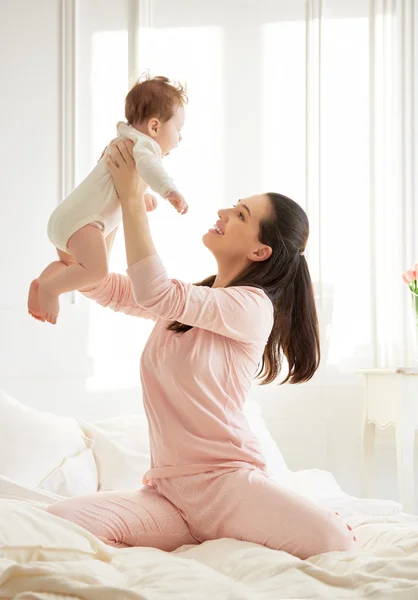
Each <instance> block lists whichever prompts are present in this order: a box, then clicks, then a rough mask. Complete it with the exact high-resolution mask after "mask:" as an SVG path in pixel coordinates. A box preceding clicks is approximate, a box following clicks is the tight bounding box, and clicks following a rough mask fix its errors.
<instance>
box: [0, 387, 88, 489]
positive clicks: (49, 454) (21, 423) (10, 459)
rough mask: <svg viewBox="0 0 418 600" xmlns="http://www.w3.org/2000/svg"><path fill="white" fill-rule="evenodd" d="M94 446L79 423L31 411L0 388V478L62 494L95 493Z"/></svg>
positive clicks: (66, 418) (67, 418)
mask: <svg viewBox="0 0 418 600" xmlns="http://www.w3.org/2000/svg"><path fill="white" fill-rule="evenodd" d="M93 443H94V442H92V440H89V439H87V438H86V437H85V436H84V434H83V431H82V430H81V429H80V427H79V425H78V424H77V421H76V420H75V419H71V418H69V417H59V416H57V415H53V414H50V413H43V412H40V411H38V410H35V409H33V408H29V407H28V406H25V405H24V404H20V403H19V402H17V401H16V400H14V399H13V398H11V397H10V396H9V395H8V394H6V393H5V392H3V391H2V390H0V475H4V476H6V477H9V478H10V479H12V480H14V481H16V482H17V483H20V484H21V485H24V486H27V487H29V488H41V489H44V490H47V491H50V492H52V493H55V494H59V495H61V496H75V495H78V494H88V493H90V492H95V491H96V490H97V485H98V479H97V469H96V465H95V461H94V456H93V453H92V451H91V448H92V446H93Z"/></svg>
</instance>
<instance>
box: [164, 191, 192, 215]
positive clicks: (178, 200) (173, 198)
mask: <svg viewBox="0 0 418 600" xmlns="http://www.w3.org/2000/svg"><path fill="white" fill-rule="evenodd" d="M166 199H167V200H168V201H169V202H170V204H171V205H172V206H174V208H175V209H176V211H177V212H179V213H180V214H181V215H185V214H186V213H187V211H188V210H189V207H188V206H187V202H186V200H185V199H184V198H183V196H182V195H181V194H179V192H170V193H169V194H168V195H167V196H166Z"/></svg>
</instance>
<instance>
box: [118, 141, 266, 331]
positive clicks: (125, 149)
mask: <svg viewBox="0 0 418 600" xmlns="http://www.w3.org/2000/svg"><path fill="white" fill-rule="evenodd" d="M131 152H132V144H131V143H129V142H125V141H124V142H118V143H117V144H115V146H114V149H113V151H112V154H111V156H112V158H110V157H109V158H108V159H107V161H108V167H109V170H110V172H111V173H112V177H113V181H114V183H115V187H116V190H117V192H118V195H119V198H120V201H121V204H122V214H123V227H124V232H125V246H126V258H127V262H128V271H127V273H128V277H129V279H130V281H131V285H132V291H133V294H134V296H135V299H136V302H137V303H138V304H139V305H141V306H142V307H144V308H146V309H148V310H149V311H150V312H152V314H154V315H156V316H157V317H159V318H161V319H166V320H171V321H180V322H181V323H184V324H185V325H191V326H196V327H200V328H201V329H206V330H208V331H213V332H215V333H219V334H220V335H224V336H226V337H230V338H232V339H235V340H238V341H242V342H248V343H259V342H261V343H265V342H266V341H267V339H268V336H269V335H270V331H271V327H272V325H273V305H272V303H271V301H270V300H269V298H268V297H267V295H266V294H265V293H264V292H263V291H262V290H260V289H258V288H253V287H230V288H214V289H212V288H209V287H203V286H195V285H192V284H186V283H182V282H180V281H177V280H174V279H173V280H172V279H169V278H168V276H167V273H166V271H165V269H164V266H163V265H162V263H161V260H160V259H159V257H158V255H157V251H156V249H155V246H154V243H153V241H152V237H151V232H150V229H149V224H148V216H147V212H146V210H145V205H144V198H143V196H144V185H143V183H142V182H140V181H138V176H137V172H136V168H135V162H134V159H133V158H132V155H131Z"/></svg>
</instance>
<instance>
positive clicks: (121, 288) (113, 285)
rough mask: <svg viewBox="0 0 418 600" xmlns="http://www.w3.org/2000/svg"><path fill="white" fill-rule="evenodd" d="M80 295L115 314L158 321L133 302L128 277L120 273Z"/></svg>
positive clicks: (146, 310) (110, 276)
mask: <svg viewBox="0 0 418 600" xmlns="http://www.w3.org/2000/svg"><path fill="white" fill-rule="evenodd" d="M80 293H81V294H83V295H84V296H86V297H87V298H89V299H90V300H94V301H95V302H97V304H100V305H101V306H105V307H108V308H111V309H112V310H114V311H115V312H122V313H124V314H125V315H131V316H132V317H142V318H143V319H151V320H153V321H156V320H157V319H158V315H155V314H153V313H152V312H151V311H149V310H148V309H146V308H145V307H143V306H139V304H138V303H137V302H136V300H135V296H134V293H133V290H132V285H131V282H130V281H129V279H128V277H126V276H125V275H121V274H120V273H109V275H108V276H107V277H105V279H103V280H102V281H101V282H100V283H98V284H97V285H95V286H91V287H89V288H85V289H84V290H80Z"/></svg>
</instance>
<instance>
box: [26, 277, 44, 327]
mask: <svg viewBox="0 0 418 600" xmlns="http://www.w3.org/2000/svg"><path fill="white" fill-rule="evenodd" d="M38 288H39V281H38V280H37V279H34V280H33V281H32V283H31V284H30V287H29V295H28V313H29V314H30V315H31V316H32V317H33V318H34V319H36V320H37V321H42V322H44V321H45V319H44V318H43V316H42V311H41V307H40V305H39V295H38Z"/></svg>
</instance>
